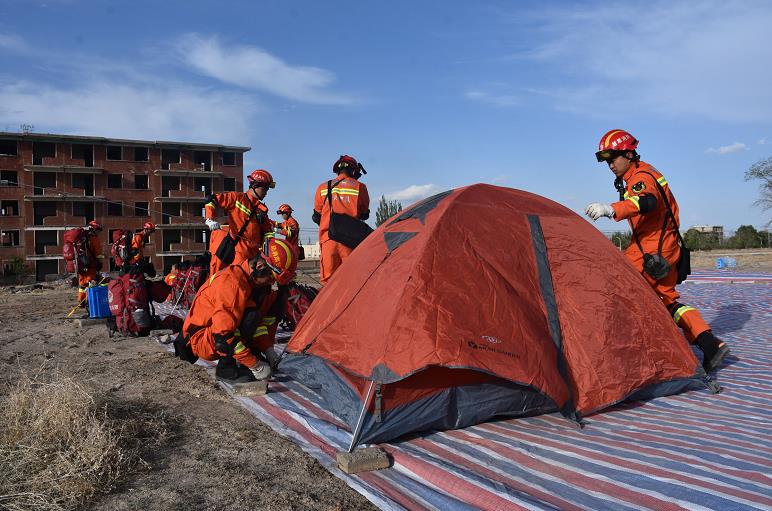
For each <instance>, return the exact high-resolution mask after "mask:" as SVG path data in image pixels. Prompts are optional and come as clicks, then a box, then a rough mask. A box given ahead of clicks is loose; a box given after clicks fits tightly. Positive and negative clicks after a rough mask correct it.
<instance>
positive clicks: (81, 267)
mask: <svg viewBox="0 0 772 511" xmlns="http://www.w3.org/2000/svg"><path fill="white" fill-rule="evenodd" d="M62 256H63V257H64V261H65V263H66V266H67V272H68V273H76V272H77V273H86V270H88V268H89V266H91V262H92V259H93V258H92V257H91V253H90V252H89V248H88V234H87V232H86V230H85V229H84V228H82V227H76V228H75V229H69V230H67V231H64V244H63V246H62Z"/></svg>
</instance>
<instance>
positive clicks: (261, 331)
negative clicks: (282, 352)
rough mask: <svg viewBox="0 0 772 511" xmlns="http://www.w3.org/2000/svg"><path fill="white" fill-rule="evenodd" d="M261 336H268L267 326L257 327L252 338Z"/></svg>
mask: <svg viewBox="0 0 772 511" xmlns="http://www.w3.org/2000/svg"><path fill="white" fill-rule="evenodd" d="M261 335H268V327H267V326H259V327H257V330H255V335H253V336H252V337H260V336H261Z"/></svg>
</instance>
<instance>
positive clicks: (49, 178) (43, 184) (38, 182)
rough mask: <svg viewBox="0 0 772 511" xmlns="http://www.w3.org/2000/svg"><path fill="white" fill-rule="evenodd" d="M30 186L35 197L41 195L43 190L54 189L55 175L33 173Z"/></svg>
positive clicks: (50, 173)
mask: <svg viewBox="0 0 772 511" xmlns="http://www.w3.org/2000/svg"><path fill="white" fill-rule="evenodd" d="M32 184H33V185H34V187H35V191H34V194H35V195H43V190H44V189H45V188H56V174H54V173H53V172H35V175H34V176H33V177H32Z"/></svg>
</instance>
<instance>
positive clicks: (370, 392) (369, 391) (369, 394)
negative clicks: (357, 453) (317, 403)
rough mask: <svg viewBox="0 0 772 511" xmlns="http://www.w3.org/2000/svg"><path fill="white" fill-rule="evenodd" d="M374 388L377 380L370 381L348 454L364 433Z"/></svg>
mask: <svg viewBox="0 0 772 511" xmlns="http://www.w3.org/2000/svg"><path fill="white" fill-rule="evenodd" d="M374 386H375V380H370V387H369V388H368V389H367V395H366V396H365V400H364V403H362V411H361V412H359V418H358V419H357V424H356V426H355V427H354V434H353V436H352V437H351V445H349V446H348V452H353V451H354V447H355V446H356V444H357V440H359V435H360V434H361V433H362V424H363V423H364V421H365V412H366V411H367V406H368V405H369V404H370V398H372V397H373V387H374Z"/></svg>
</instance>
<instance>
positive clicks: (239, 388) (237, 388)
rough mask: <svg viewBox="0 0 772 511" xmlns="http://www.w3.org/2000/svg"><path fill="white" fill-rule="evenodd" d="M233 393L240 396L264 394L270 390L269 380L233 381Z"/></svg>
mask: <svg viewBox="0 0 772 511" xmlns="http://www.w3.org/2000/svg"><path fill="white" fill-rule="evenodd" d="M230 386H231V388H232V389H233V394H234V395H235V396H240V397H253V396H262V395H264V394H265V393H266V392H268V381H267V380H260V381H251V382H248V383H232V384H230Z"/></svg>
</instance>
